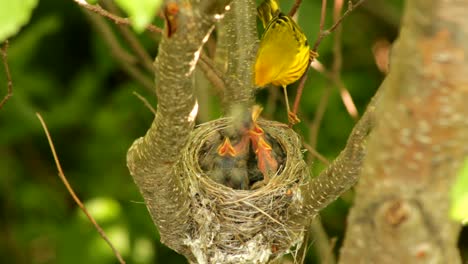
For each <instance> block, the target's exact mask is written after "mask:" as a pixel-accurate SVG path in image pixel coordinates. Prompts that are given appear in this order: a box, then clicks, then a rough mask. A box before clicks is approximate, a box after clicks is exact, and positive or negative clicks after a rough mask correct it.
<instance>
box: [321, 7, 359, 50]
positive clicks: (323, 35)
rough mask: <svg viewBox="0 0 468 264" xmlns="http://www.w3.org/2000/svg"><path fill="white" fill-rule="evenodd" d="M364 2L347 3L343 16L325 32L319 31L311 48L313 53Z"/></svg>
mask: <svg viewBox="0 0 468 264" xmlns="http://www.w3.org/2000/svg"><path fill="white" fill-rule="evenodd" d="M364 1H365V0H359V1H358V2H357V3H355V4H353V2H351V1H348V9H347V10H346V12H344V14H343V15H342V16H341V17H340V18H339V19H338V20H337V21H336V22H335V23H334V24H333V26H331V27H330V28H329V29H327V30H321V31H320V33H319V37H318V39H317V40H316V41H315V43H314V46H313V48H312V50H313V51H315V52H317V49H318V46H319V45H320V43H321V42H322V40H323V38H324V37H326V36H328V35H330V34H331V33H332V32H333V31H335V29H336V28H337V27H338V26H339V25H340V24H341V22H342V21H343V19H344V18H345V17H347V16H348V15H349V13H351V11H353V10H354V9H356V8H357V7H358V6H360V5H361V4H362V3H364Z"/></svg>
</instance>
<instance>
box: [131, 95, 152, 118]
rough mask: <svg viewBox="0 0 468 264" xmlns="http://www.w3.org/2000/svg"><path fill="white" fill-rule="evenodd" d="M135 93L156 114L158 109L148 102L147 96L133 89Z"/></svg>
mask: <svg viewBox="0 0 468 264" xmlns="http://www.w3.org/2000/svg"><path fill="white" fill-rule="evenodd" d="M133 95H135V96H136V97H137V98H138V99H140V101H142V102H143V104H144V105H145V106H146V107H147V108H148V109H149V110H150V111H151V112H152V113H153V114H154V115H156V110H155V109H154V107H153V106H152V105H151V104H150V103H149V102H148V100H146V98H145V97H143V95H141V94H139V93H138V92H136V91H133Z"/></svg>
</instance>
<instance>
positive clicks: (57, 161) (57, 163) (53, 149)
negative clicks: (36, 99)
mask: <svg viewBox="0 0 468 264" xmlns="http://www.w3.org/2000/svg"><path fill="white" fill-rule="evenodd" d="M36 116H37V118H38V119H39V121H40V122H41V125H42V128H43V129H44V133H45V134H46V137H47V141H48V142H49V146H50V150H51V151H52V156H53V157H54V161H55V166H56V167H57V170H58V175H59V177H60V179H61V180H62V182H63V184H64V185H65V187H66V188H67V191H68V192H69V193H70V195H71V197H72V198H73V200H74V201H75V203H76V204H77V205H78V206H79V207H80V209H81V210H82V211H83V213H84V214H85V215H86V217H87V218H88V219H89V221H91V223H92V224H93V225H94V227H95V228H96V230H97V231H98V233H99V235H100V236H101V237H102V238H103V239H104V240H105V241H106V243H107V244H108V245H109V246H110V248H111V249H112V251H113V252H114V255H115V256H116V257H117V259H118V260H119V263H121V264H125V261H124V260H123V258H122V256H121V255H120V253H119V251H118V250H117V249H116V248H115V247H114V245H113V244H112V242H111V241H110V240H109V238H108V237H107V236H106V233H105V232H104V230H103V229H102V228H101V227H100V226H99V224H98V223H97V222H96V220H94V218H93V217H92V216H91V214H90V213H89V212H88V210H87V209H86V207H85V206H84V204H83V203H82V202H81V200H80V198H78V196H77V195H76V194H75V191H74V190H73V188H72V187H71V185H70V183H69V182H68V180H67V178H66V177H65V174H64V173H63V170H62V166H61V165H60V161H59V158H58V156H57V153H56V151H55V147H54V143H53V142H52V138H51V136H50V133H49V130H48V128H47V125H46V124H45V122H44V119H42V116H41V114H39V113H36Z"/></svg>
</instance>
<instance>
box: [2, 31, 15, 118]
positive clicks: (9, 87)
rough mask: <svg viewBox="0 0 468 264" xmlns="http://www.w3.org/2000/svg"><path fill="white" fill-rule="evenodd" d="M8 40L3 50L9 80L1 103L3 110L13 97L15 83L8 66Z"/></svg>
mask: <svg viewBox="0 0 468 264" xmlns="http://www.w3.org/2000/svg"><path fill="white" fill-rule="evenodd" d="M8 44H9V43H8V40H5V43H3V47H2V48H1V52H2V61H3V66H4V67H5V74H6V78H7V93H6V95H5V96H4V97H3V99H2V101H0V109H2V107H3V105H4V104H5V103H6V102H7V101H8V99H10V97H12V96H13V81H12V80H11V73H10V67H9V66H8V59H7V57H8V52H7V51H8Z"/></svg>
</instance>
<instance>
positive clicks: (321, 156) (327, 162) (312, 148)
mask: <svg viewBox="0 0 468 264" xmlns="http://www.w3.org/2000/svg"><path fill="white" fill-rule="evenodd" d="M302 144H303V145H304V147H305V148H306V149H307V151H309V152H310V154H312V155H313V156H315V157H316V158H317V159H319V160H320V161H321V162H323V164H325V165H327V166H328V165H330V161H328V159H327V158H325V157H324V156H323V155H322V154H320V153H318V151H316V150H315V148H314V147H312V146H311V145H309V144H307V143H305V142H304V143H302Z"/></svg>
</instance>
